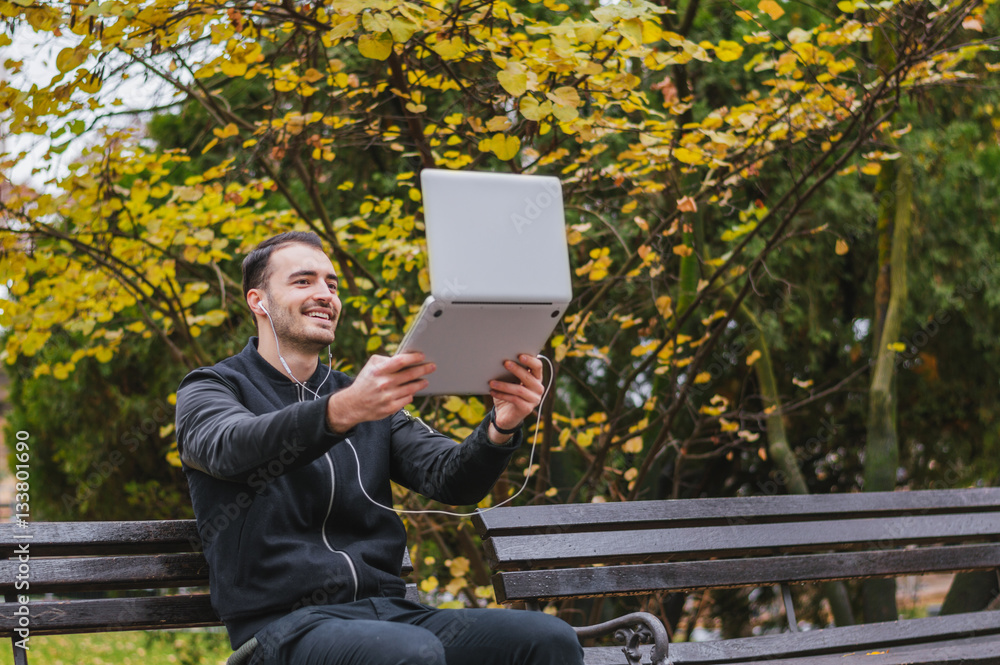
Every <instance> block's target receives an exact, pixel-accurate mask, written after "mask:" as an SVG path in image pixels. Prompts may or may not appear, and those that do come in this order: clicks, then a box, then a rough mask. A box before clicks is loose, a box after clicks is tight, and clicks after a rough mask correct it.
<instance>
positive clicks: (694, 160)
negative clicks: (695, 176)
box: [674, 147, 705, 164]
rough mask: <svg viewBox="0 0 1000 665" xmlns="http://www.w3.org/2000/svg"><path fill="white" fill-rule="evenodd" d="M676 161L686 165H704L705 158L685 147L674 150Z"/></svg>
mask: <svg viewBox="0 0 1000 665" xmlns="http://www.w3.org/2000/svg"><path fill="white" fill-rule="evenodd" d="M674 159H676V160H677V161H678V162H682V163H684V164H703V163H704V162H705V158H704V157H703V156H702V155H701V153H698V152H695V151H693V150H689V149H688V148H684V147H681V148H676V149H675V150H674Z"/></svg>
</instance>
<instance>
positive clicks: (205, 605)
mask: <svg viewBox="0 0 1000 665" xmlns="http://www.w3.org/2000/svg"><path fill="white" fill-rule="evenodd" d="M18 607H19V605H18V604H17V603H2V604H0V637H11V636H12V635H14V632H13V629H14V628H16V627H17V626H18V617H17V616H15V615H14V611H15V610H17V609H18ZM28 608H29V611H30V612H31V614H30V617H31V623H30V626H29V629H30V631H31V635H51V634H69V633H100V632H108V631H119V630H155V629H162V628H195V627H199V626H217V625H220V624H221V622H220V621H219V617H218V616H217V615H216V614H215V611H214V610H212V606H211V603H210V602H209V597H208V594H190V595H184V596H154V597H147V598H101V599H97V600H72V601H71V600H54V601H49V600H37V601H36V600H32V601H31V602H30V603H29V604H28Z"/></svg>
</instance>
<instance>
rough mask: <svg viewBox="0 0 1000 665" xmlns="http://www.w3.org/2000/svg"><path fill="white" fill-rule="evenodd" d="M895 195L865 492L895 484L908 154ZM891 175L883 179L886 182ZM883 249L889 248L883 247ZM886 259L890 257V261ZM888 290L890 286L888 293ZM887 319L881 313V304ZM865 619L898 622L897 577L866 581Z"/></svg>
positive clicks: (887, 226) (889, 212)
mask: <svg viewBox="0 0 1000 665" xmlns="http://www.w3.org/2000/svg"><path fill="white" fill-rule="evenodd" d="M894 180H895V191H896V196H895V199H894V200H893V199H892V197H889V196H887V194H888V193H889V192H887V191H885V189H888V188H884V189H883V191H882V194H883V200H886V199H888V204H887V205H883V206H882V207H881V209H880V211H879V257H880V261H879V263H880V265H879V284H878V285H877V286H878V288H877V289H876V322H875V323H876V325H875V331H874V332H875V333H876V334H875V335H873V338H872V339H873V341H872V350H873V353H874V354H875V369H874V372H873V375H872V383H871V388H870V389H869V392H868V442H867V444H866V446H865V471H864V490H865V491H866V492H880V491H881V492H885V491H892V490H894V489H895V488H896V469H897V468H898V467H899V441H898V438H897V433H896V401H895V381H894V377H895V369H896V353H897V351H895V350H893V348H891V345H893V344H895V343H896V342H897V341H898V340H899V335H900V329H901V323H902V318H903V309H904V307H905V306H906V297H907V295H906V293H907V288H906V259H907V250H908V246H909V238H910V227H911V223H912V216H913V211H912V208H913V200H912V199H913V192H912V186H913V174H912V168H911V166H910V163H909V160H908V158H907V157H906V156H904V157H902V158H901V159H900V160H899V167H898V169H897V171H896V174H895V179H894ZM887 181H889V179H888V178H887V179H886V180H880V184H885V183H886V182H887ZM883 249H884V250H885V251H883ZM886 259H887V260H886ZM885 289H888V291H889V292H888V297H886V293H885ZM883 305H884V306H885V309H884V318H883V319H882V321H881V325H878V322H879V321H878V319H879V318H881V317H880V316H879V315H878V312H879V311H880V310H881V307H882V306H883ZM863 588H864V592H863V595H864V608H865V621H868V622H872V621H895V620H896V619H897V618H898V616H899V613H898V610H897V608H896V581H895V580H893V579H876V580H867V581H865V583H864V586H863Z"/></svg>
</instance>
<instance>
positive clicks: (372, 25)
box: [361, 12, 392, 33]
mask: <svg viewBox="0 0 1000 665" xmlns="http://www.w3.org/2000/svg"><path fill="white" fill-rule="evenodd" d="M391 18H392V17H390V16H389V15H388V14H386V13H385V12H365V13H364V14H363V15H362V16H361V25H363V26H364V28H365V30H367V31H369V32H375V33H382V32H385V31H386V30H388V29H389V21H390V20H391Z"/></svg>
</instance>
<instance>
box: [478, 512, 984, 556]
mask: <svg viewBox="0 0 1000 665" xmlns="http://www.w3.org/2000/svg"><path fill="white" fill-rule="evenodd" d="M997 539H1000V514H993V513H982V514H974V515H968V514H966V515H920V516H908V517H895V518H873V519H855V520H840V521H838V522H837V524H836V525H831V524H824V523H822V522H803V523H788V524H768V525H736V526H730V527H726V528H718V527H692V528H686V529H651V530H647V531H642V532H640V533H637V534H630V535H629V537H625V535H624V534H620V533H613V532H599V533H564V534H547V535H537V536H504V537H492V538H488V539H487V540H485V541H484V542H483V547H484V549H485V551H486V555H487V558H488V559H489V561H490V565H491V567H492V568H493V569H494V570H509V569H512V568H518V567H522V566H525V567H540V566H541V567H544V566H553V565H561V566H570V565H580V564H586V563H605V564H620V563H632V562H637V563H645V562H652V561H669V560H676V559H679V558H684V557H690V556H694V555H697V556H698V557H699V558H708V557H720V556H737V555H749V554H756V553H761V554H764V553H767V552H769V551H777V550H778V549H779V548H780V549H781V550H782V551H785V552H789V551H809V550H812V551H823V550H829V549H859V548H861V547H865V546H867V547H878V548H887V547H890V546H903V545H910V544H920V543H929V542H949V541H958V540H962V541H965V542H968V541H970V540H971V541H984V540H997Z"/></svg>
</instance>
